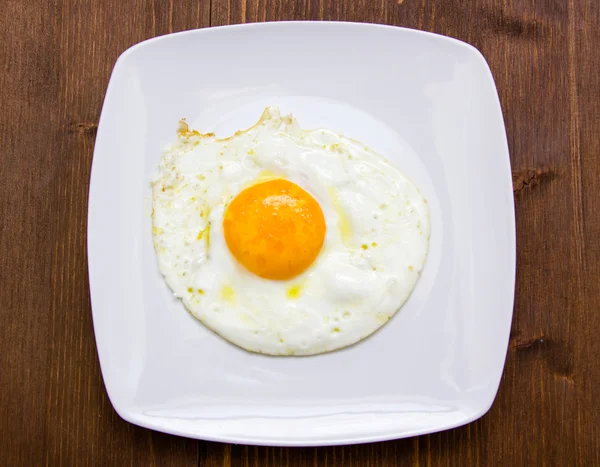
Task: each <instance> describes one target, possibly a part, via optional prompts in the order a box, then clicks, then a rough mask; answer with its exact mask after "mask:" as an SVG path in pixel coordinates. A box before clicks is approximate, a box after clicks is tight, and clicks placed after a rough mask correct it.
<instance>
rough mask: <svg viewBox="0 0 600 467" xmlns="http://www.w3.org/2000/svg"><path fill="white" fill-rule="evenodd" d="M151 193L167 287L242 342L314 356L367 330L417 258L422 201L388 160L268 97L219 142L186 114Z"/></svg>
mask: <svg viewBox="0 0 600 467" xmlns="http://www.w3.org/2000/svg"><path fill="white" fill-rule="evenodd" d="M152 195H153V196H152V206H153V211H152V231H153V240H154V247H155V250H156V255H157V258H158V265H159V269H160V272H161V273H162V274H163V275H164V277H165V280H166V282H167V284H168V286H169V287H170V288H171V289H172V291H173V293H174V294H175V296H176V297H178V298H179V299H181V301H182V302H183V304H184V305H185V307H186V308H187V310H188V311H189V312H190V313H191V314H192V315H193V316H194V317H195V318H197V319H198V320H200V321H201V322H202V323H204V324H205V325H206V326H208V327H209V328H210V329H212V330H213V331H214V332H216V333H217V334H219V335H221V336H222V337H224V338H225V339H227V340H228V341H230V342H232V343H233V344H236V345H238V346H240V347H242V348H244V349H246V350H249V351H252V352H259V353H264V354H270V355H312V354H319V353H323V352H328V351H332V350H335V349H339V348H342V347H346V346H348V345H351V344H354V343H356V342H358V341H359V340H361V339H364V338H365V337H367V336H369V335H370V334H372V333H373V332H374V331H376V330H377V329H378V328H380V327H381V326H382V325H384V324H385V323H386V322H387V321H388V320H389V319H390V318H391V317H392V316H393V315H394V314H395V313H396V312H397V311H398V309H399V308H400V307H401V306H402V304H403V303H404V302H405V301H406V299H407V298H408V296H409V295H410V293H411V291H412V290H413V288H414V287H415V284H416V282H417V280H418V278H419V275H420V273H421V270H422V269H423V267H424V264H425V260H426V257H427V252H428V246H429V235H430V222H429V209H428V205H427V201H426V199H425V198H424V197H423V196H422V195H421V193H420V192H419V189H418V188H417V187H416V186H415V185H414V184H413V183H412V182H411V181H410V180H409V179H408V178H407V177H406V176H405V175H404V174H403V173H402V172H401V171H400V170H399V169H398V168H396V167H395V166H394V165H392V164H391V163H390V162H388V161H387V160H386V159H384V158H383V157H382V156H380V155H379V154H377V153H375V152H374V151H372V150H370V149H369V148H367V147H365V146H364V145H363V144H361V143H359V142H357V141H354V140H352V139H350V138H347V137H345V136H342V135H339V134H336V133H334V132H332V131H328V130H324V129H323V130H311V131H304V130H302V129H301V128H300V126H299V125H298V123H297V121H296V120H295V119H294V118H292V117H291V116H281V115H280V112H279V110H278V109H277V108H276V107H270V108H267V109H266V110H265V111H264V113H263V115H262V117H261V118H260V120H259V121H258V123H256V124H255V125H254V126H253V127H251V128H249V129H247V130H245V131H239V132H237V133H236V134H235V135H234V136H232V137H230V138H225V139H218V138H216V137H215V136H214V135H213V134H201V133H199V132H197V131H195V130H190V129H189V127H188V126H187V124H186V123H185V121H182V122H181V125H180V128H179V131H178V140H177V142H176V143H175V144H174V145H172V146H170V147H169V148H167V149H166V150H165V152H164V153H163V156H162V159H161V162H160V165H159V171H158V174H157V175H156V176H155V178H154V179H153V181H152Z"/></svg>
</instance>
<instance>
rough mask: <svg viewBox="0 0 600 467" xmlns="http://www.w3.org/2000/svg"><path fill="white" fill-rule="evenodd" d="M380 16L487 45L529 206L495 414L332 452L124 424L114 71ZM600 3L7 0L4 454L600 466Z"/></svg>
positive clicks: (46, 460) (0, 35)
mask: <svg viewBox="0 0 600 467" xmlns="http://www.w3.org/2000/svg"><path fill="white" fill-rule="evenodd" d="M302 19H310V20H321V19H324V20H344V21H367V22H375V23H385V24H393V25H399V26H406V27H412V28H417V29H423V30H428V31H433V32H438V33H442V34H446V35H449V36H452V37H456V38H459V39H462V40H465V41H467V42H470V43H472V44H473V45H475V46H476V47H478V48H479V49H480V50H481V51H482V52H483V54H484V55H485V57H486V58H487V60H488V62H489V64H490V67H491V68H492V72H493V73H494V77H495V79H496V84H497V86H498V90H499V93H500V98H501V102H502V106H503V111H504V116H505V122H506V128H507V134H508V139H509V146H510V150H511V160H512V165H513V173H514V191H515V203H516V214H517V235H518V238H517V244H518V265H517V267H518V272H517V286H516V301H515V313H514V320H513V328H512V333H511V341H510V346H509V351H508V356H507V361H506V368H505V372H504V376H503V378H502V382H501V386H500V390H499V393H498V397H497V399H496V401H495V403H494V405H493V407H492V409H491V410H490V412H489V413H488V414H487V415H486V416H484V417H483V418H482V419H481V420H479V421H477V422H475V423H472V424H470V425H468V426H466V427H462V428H459V429H456V430H452V431H447V432H443V433H438V434H434V435H429V436H422V437H419V438H414V439H407V440H398V441H391V442H386V443H375V444H369V445H362V446H348V447H330V448H302V449H283V448H261V447H247V446H234V445H225V444H219V443H206V442H196V441H193V440H187V439H184V438H177V437H173V436H168V435H162V434H159V433H154V432H150V431H148V430H144V429H142V428H137V427H134V426H132V425H129V424H127V423H126V422H124V421H122V420H121V419H120V418H119V417H118V416H117V415H116V414H115V412H114V411H113V409H112V407H111V405H110V402H109V401H108V399H107V397H106V393H105V390H104V387H103V385H102V378H101V375H100V370H99V365H98V360H97V355H96V350H95V343H94V336H93V329H92V323H91V313H90V304H89V295H88V284H87V268H86V257H85V235H86V232H85V228H86V210H87V190H88V180H89V171H90V164H91V157H92V150H93V144H94V137H95V131H96V124H97V121H98V116H99V112H100V108H101V105H102V100H103V97H104V92H105V89H106V84H107V82H108V78H109V75H110V71H111V69H112V66H113V65H114V62H115V60H116V58H117V57H118V55H119V54H120V53H121V52H122V51H123V50H125V49H126V48H127V47H129V46H130V45H132V44H134V43H136V42H139V41H141V40H144V39H147V38H149V37H153V36H156V35H160V34H166V33H169V32H173V31H178V30H184V29H191V28H197V27H205V26H209V25H213V26H216V25H222V24H233V23H240V22H252V21H275V20H302ZM598 44H600V7H599V4H598V2H596V1H595V0H563V1H556V0H468V1H462V2H458V1H454V0H401V1H398V0H375V1H371V0H354V1H351V0H332V1H326V0H212V1H201V2H195V1H192V0H184V1H174V0H171V1H168V0H167V1H161V0H153V1H142V0H137V1H135V0H106V1H103V0H90V1H85V0H55V1H51V2H48V1H45V0H29V1H17V0H5V1H3V2H2V3H1V4H0V66H1V67H2V68H1V73H0V151H1V152H0V158H1V159H0V162H1V168H2V169H1V170H2V182H3V183H2V189H0V214H1V216H2V223H1V224H0V251H1V252H2V254H0V381H1V382H2V384H1V386H0V388H1V389H0V465H11V466H12V465H15V466H18V465H38V464H45V465H144V466H146V465H196V464H198V465H202V466H204V465H205V466H257V467H258V466H289V467H292V466H303V465H325V466H333V465H345V466H346V465H347V466H375V465H399V466H400V465H427V466H438V465H439V466H443V465H448V466H455V465H484V466H485V465H549V466H554V465H581V466H588V465H589V466H592V465H600V405H599V404H598V402H597V401H598V400H600V359H599V358H598V355H600V339H598V337H597V336H598V335H599V334H600V305H599V303H600V175H599V173H600V77H599V72H598V71H599V70H600V48H599V47H598Z"/></svg>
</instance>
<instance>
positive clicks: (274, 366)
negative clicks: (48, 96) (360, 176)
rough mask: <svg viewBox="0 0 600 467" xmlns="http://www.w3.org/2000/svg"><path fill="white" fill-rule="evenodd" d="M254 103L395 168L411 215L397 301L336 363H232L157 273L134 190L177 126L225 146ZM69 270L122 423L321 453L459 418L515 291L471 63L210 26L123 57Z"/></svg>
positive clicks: (368, 44)
mask: <svg viewBox="0 0 600 467" xmlns="http://www.w3.org/2000/svg"><path fill="white" fill-rule="evenodd" d="M267 105H278V106H279V107H280V109H281V110H282V112H285V113H288V112H292V113H293V114H294V116H295V117H296V118H297V119H298V121H299V123H300V125H301V126H302V127H303V128H317V127H324V128H329V129H331V130H334V131H337V132H340V133H342V134H344V135H346V136H350V137H352V138H355V139H357V140H359V141H362V142H364V143H365V144H366V145H368V146H370V147H372V148H373V149H375V150H376V151H378V152H379V153H381V154H383V155H385V156H386V157H388V158H391V159H394V160H395V162H396V164H397V165H398V166H399V167H400V168H401V169H402V170H403V171H404V172H405V173H407V174H408V175H409V176H410V177H411V178H412V179H413V180H414V181H415V182H416V183H417V185H418V186H419V187H420V188H421V190H422V192H423V193H424V194H425V196H426V197H427V198H428V199H429V202H430V206H431V226H432V235H431V245H430V252H429V257H428V260H427V264H426V266H425V270H424V272H423V274H422V277H421V278H420V280H419V282H418V284H417V287H416V289H415V290H414V292H413V294H412V295H411V297H410V299H409V300H408V301H407V303H406V304H405V306H404V307H403V308H402V309H401V310H400V312H398V314H397V315H396V316H395V317H394V318H393V319H392V320H391V321H390V322H389V323H388V324H387V325H386V326H384V327H383V328H382V329H381V330H380V331H379V332H377V333H375V334H374V335H373V336H371V337H370V338H368V339H366V340H365V341H363V342H361V343H359V344H357V345H355V346H352V347H350V348H347V349H345V350H342V351H337V352H333V353H330V354H325V355H320V356H315V357H287V358H286V357H268V356H262V355H256V354H251V353H248V352H245V351H243V350H241V349H239V348H237V347H235V346H233V345H231V344H229V343H227V342H226V341H225V340H223V339H221V338H220V337H219V336H217V335H215V334H213V333H212V332H210V331H209V330H208V329H206V328H205V327H203V326H202V325H201V324H200V323H199V322H197V321H196V320H194V318H192V317H191V316H190V315H189V314H188V313H187V312H185V310H184V307H183V305H182V304H181V303H180V302H179V301H177V300H175V299H174V298H173V297H172V294H171V292H170V290H169V289H168V287H167V286H166V284H165V283H164V281H163V279H162V276H161V275H160V274H159V272H158V268H157V264H156V259H155V254H154V250H153V246H152V238H151V219H150V215H149V211H150V201H149V197H150V187H149V180H150V178H151V176H152V174H153V173H154V172H155V171H156V166H157V163H158V161H159V159H160V155H161V151H162V149H163V148H164V147H165V146H166V145H168V144H170V143H171V142H174V140H175V130H176V128H177V122H178V120H179V119H180V118H182V117H187V118H188V121H189V122H190V123H191V126H192V127H193V128H196V129H198V130H201V131H204V132H208V131H214V132H216V133H217V135H218V136H227V135H229V134H231V133H233V132H234V131H235V130H237V129H239V128H245V127H248V126H250V125H251V124H252V123H254V122H255V121H256V120H257V118H258V117H259V116H260V113H261V111H262V110H263V109H264V107H266V106H267ZM88 259H89V275H90V288H91V296H92V305H93V317H94V328H95V333H96V341H97V345H98V354H99V357H100V363H101V366H102V373H103V376H104V382H105V384H106V389H107V391H108V394H109V397H110V399H111V401H112V404H113V405H114V407H115V409H116V411H117V412H118V413H119V415H120V416H121V417H123V418H124V419H125V420H127V421H129V422H131V423H135V424H137V425H142V426H144V427H148V428H152V429H155V430H160V431H164V432H168V433H175V434H179V435H184V436H190V437H194V438H200V439H207V440H218V441H227V442H235V443H247V444H266V445H331V444H348V443H359V442H368V441H376V440H385V439H392V438H401V437H406V436H412V435H418V434H423V433H430V432H434V431H439V430H444V429H448V428H452V427H456V426H459V425H462V424H465V423H468V422H470V421H472V420H475V419H477V418H478V417H481V416H482V415H483V414H484V413H485V412H486V411H487V410H488V409H489V407H490V405H491V404H492V401H493V400H494V397H495V395H496V391H497V389H498V384H499V381H500V376H501V373H502V368H503V365H504V359H505V356H506V349H507V342H508V336H509V330H510V323H511V317H512V307H513V296H514V278H515V223H514V208H513V195H512V184H511V171H510V161H509V156H508V149H507V144H506V135H505V130H504V124H503V120H502V114H501V110H500V105H499V101H498V95H497V92H496V89H495V86H494V82H493V78H492V75H491V73H490V70H489V68H488V65H487V63H486V61H485V59H484V58H483V56H482V55H481V54H480V53H479V52H478V51H477V50H476V49H474V48H473V47H471V46H469V45H467V44H464V43H462V42H459V41H456V40H453V39H449V38H446V37H442V36H438V35H434V34H428V33H423V32H418V31H413V30H407V29H401V28H395V27H387V26H376V25H367V24H351V23H266V24H250V25H242V26H232V27H220V28H213V29H204V30H197V31H189V32H184V33H179V34H173V35H169V36H164V37H160V38H157V39H152V40H149V41H146V42H143V43H141V44H139V45H136V46H134V47H132V48H131V49H129V50H127V51H126V52H125V53H123V55H122V56H121V57H120V58H119V60H118V61H117V63H116V65H115V68H114V70H113V74H112V77H111V79H110V83H109V86H108V90H107V93H106V99H105V102H104V107H103V110H102V116H101V119H100V125H99V128H98V136H97V138H96V147H95V151H94V161H93V167H92V177H91V186H90V198H89V219H88Z"/></svg>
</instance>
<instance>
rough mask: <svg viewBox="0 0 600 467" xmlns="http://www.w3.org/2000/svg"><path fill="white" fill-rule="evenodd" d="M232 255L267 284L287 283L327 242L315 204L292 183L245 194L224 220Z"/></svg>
mask: <svg viewBox="0 0 600 467" xmlns="http://www.w3.org/2000/svg"><path fill="white" fill-rule="evenodd" d="M223 231H224V234H225V241H226V242H227V246H228V247H229V251H231V254H232V255H233V256H234V257H235V258H236V259H237V260H238V261H239V262H240V263H241V264H242V265H243V266H244V267H245V268H246V269H248V270H249V271H251V272H253V273H254V274H256V275H257V276H260V277H264V278H265V279H277V280H283V279H290V278H292V277H294V276H297V275H298V274H300V273H301V272H302V271H304V270H305V269H306V268H308V267H309V266H310V265H311V264H312V262H313V261H314V260H315V258H316V257H317V255H318V254H319V251H320V250H321V246H322V245H323V240H324V239H325V218H324V217H323V211H321V207H320V206H319V204H318V203H317V201H316V200H315V199H314V198H313V197H312V196H311V195H310V194H308V193H307V192H306V191H304V190H303V189H302V188H300V187H299V186H298V185H296V184H295V183H292V182H290V181H288V180H283V179H277V180H270V181H268V182H263V183H258V184H256V185H253V186H251V187H249V188H246V189H245V190H243V191H242V192H241V193H240V194H238V195H237V196H236V197H235V198H234V200H233V201H232V202H231V203H230V204H229V206H228V207H227V210H226V211H225V216H224V218H223Z"/></svg>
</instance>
